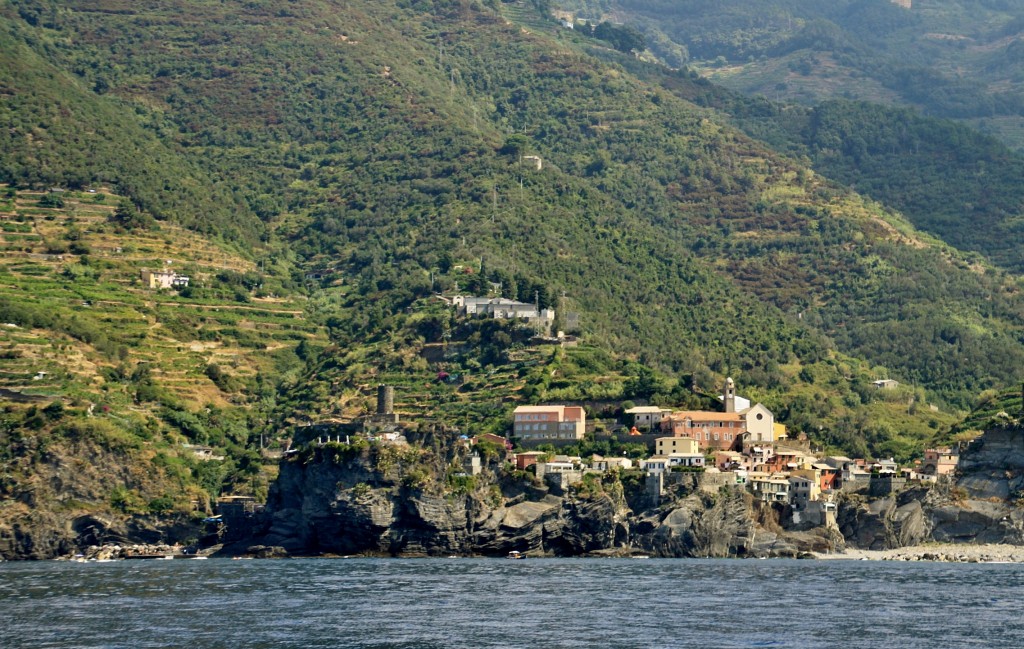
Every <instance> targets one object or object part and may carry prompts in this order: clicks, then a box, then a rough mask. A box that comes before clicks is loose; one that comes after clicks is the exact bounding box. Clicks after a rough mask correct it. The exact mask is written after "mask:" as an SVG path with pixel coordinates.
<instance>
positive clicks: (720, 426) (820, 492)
mask: <svg viewBox="0 0 1024 649" xmlns="http://www.w3.org/2000/svg"><path fill="white" fill-rule="evenodd" d="M719 400H720V401H721V402H722V409H721V410H720V411H693V410H685V411H673V410H672V409H668V408H659V407H657V406H639V407H634V408H630V409H628V410H626V411H625V414H626V415H627V416H628V417H629V418H630V419H629V421H628V422H627V423H628V424H631V427H630V428H629V432H620V433H618V439H619V441H627V442H634V443H643V444H646V445H647V446H648V448H649V450H650V453H651V454H650V455H649V456H648V457H646V458H642V459H632V458H629V457H625V456H623V457H603V456H600V455H593V456H591V457H589V458H583V457H579V456H572V455H568V454H558V453H557V451H555V452H552V451H551V448H548V449H547V450H540V449H538V448H537V447H538V446H541V445H546V446H549V447H553V448H555V449H558V448H560V447H570V446H574V445H576V444H577V443H578V442H580V441H581V440H583V439H584V436H585V434H586V432H587V415H586V410H585V409H584V408H583V407H582V406H578V405H533V406H519V407H517V408H516V409H515V411H514V413H513V422H512V435H511V438H508V437H503V436H500V435H494V434H489V433H488V434H482V435H478V436H476V437H473V438H472V439H470V438H469V437H467V436H463V438H462V439H463V442H464V443H465V444H466V445H467V446H469V447H470V448H472V447H473V446H474V445H476V444H478V443H479V442H481V441H487V442H490V443H491V444H493V445H495V446H497V447H498V448H500V449H503V451H504V454H505V458H506V459H507V460H509V461H511V462H512V463H514V465H515V468H516V469H518V470H530V471H532V472H535V473H536V475H537V477H538V478H540V479H542V480H545V481H546V482H547V483H548V484H549V485H551V486H552V487H555V488H559V489H563V490H564V489H568V488H569V487H571V486H572V485H573V484H576V483H578V482H580V481H582V480H583V478H584V477H585V476H586V475H587V474H589V473H598V474H600V473H604V472H607V471H635V472H637V473H639V474H642V475H643V476H644V478H645V480H646V484H647V489H648V493H649V494H650V495H651V496H652V497H653V498H655V499H658V498H660V497H661V496H662V495H664V494H665V492H666V490H667V489H669V488H670V487H671V486H672V485H673V484H679V483H681V482H683V481H684V480H686V479H687V476H690V477H691V478H692V476H694V475H696V481H697V484H698V486H700V487H701V488H706V489H711V490H717V489H718V488H720V487H723V486H735V485H741V486H744V487H745V488H746V489H747V490H748V491H749V492H750V493H751V494H752V495H753V496H754V497H755V498H756V499H758V500H760V501H762V502H765V503H779V504H784V505H788V506H789V507H790V508H791V510H792V512H793V514H794V518H800V519H801V520H806V521H808V522H813V523H815V524H829V520H830V516H834V512H835V507H836V505H835V501H836V495H837V494H839V493H840V492H844V491H856V492H859V491H864V492H867V493H868V494H870V495H873V496H884V495H888V494H890V493H893V492H895V491H898V490H900V489H902V488H903V487H904V486H905V484H906V483H907V481H911V480H916V481H934V480H937V479H938V478H939V477H940V476H943V475H949V474H951V473H953V472H955V471H956V469H957V466H958V464H959V459H960V458H959V452H958V450H957V449H954V448H936V449H928V450H927V451H925V454H924V458H923V460H921V461H919V462H917V463H916V464H915V466H914V467H911V468H901V467H899V466H898V464H897V463H896V462H894V461H893V460H892V459H889V460H884V459H883V460H873V461H868V460H864V459H853V458H849V457H845V456H838V455H837V456H822V455H821V454H819V453H815V452H813V451H812V450H811V447H810V445H809V444H808V443H807V441H806V439H804V438H802V437H801V438H800V439H790V438H789V435H788V432H787V429H786V426H784V425H782V424H780V423H778V422H776V421H775V416H774V414H773V413H772V411H771V410H769V409H768V408H767V407H766V406H765V405H764V404H761V403H754V404H752V403H751V402H750V400H748V399H745V398H743V397H741V396H739V395H737V394H736V385H735V383H734V382H733V380H732V379H731V378H730V379H726V381H725V384H724V385H723V388H722V394H721V396H720V397H719ZM307 428H308V429H309V430H308V431H306V432H305V434H304V435H303V436H304V437H305V438H306V440H307V441H308V442H310V443H315V444H318V445H322V444H325V443H327V442H329V441H339V442H340V441H342V435H341V434H340V433H341V430H340V429H339V428H338V426H337V425H335V426H333V428H332V427H330V426H328V427H326V428H324V427H323V426H321V425H311V426H308V427H307ZM402 428H403V426H402V424H401V423H400V421H399V417H398V414H397V413H396V412H395V411H394V389H393V388H392V387H390V386H386V385H381V386H378V390H377V409H376V412H375V413H373V414H371V415H369V416H368V417H366V418H365V420H364V421H362V422H359V423H358V424H354V425H353V427H352V429H351V430H348V429H346V431H345V432H346V433H349V432H351V433H354V434H357V435H360V436H363V437H365V438H367V439H369V440H371V441H375V442H379V443H405V442H406V440H405V437H404V435H403V434H402ZM325 433H326V436H325ZM332 435H333V436H332ZM344 440H345V441H348V435H347V434H345V435H344ZM513 440H514V441H515V443H516V445H517V446H518V447H519V448H520V449H522V450H521V451H519V452H514V450H513V449H514V446H513ZM294 452H297V451H296V450H294V449H290V450H288V451H286V452H285V455H288V454H289V453H294ZM464 470H465V472H466V474H468V475H476V474H478V473H479V472H480V471H482V470H483V466H482V461H481V458H480V456H479V454H477V453H474V452H471V453H469V455H468V457H467V458H466V459H465V463H464ZM833 520H834V519H833Z"/></svg>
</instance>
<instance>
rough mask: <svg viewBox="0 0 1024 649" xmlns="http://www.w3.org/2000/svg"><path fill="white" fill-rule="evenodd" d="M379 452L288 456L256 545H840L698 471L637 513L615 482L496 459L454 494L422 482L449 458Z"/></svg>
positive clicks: (629, 548) (698, 550) (414, 550)
mask: <svg viewBox="0 0 1024 649" xmlns="http://www.w3.org/2000/svg"><path fill="white" fill-rule="evenodd" d="M380 452H381V448H380V447H371V448H370V449H366V450H363V451H361V452H358V453H352V452H351V451H348V452H346V454H344V456H342V455H339V454H336V453H334V452H332V451H329V450H326V451H325V450H316V451H315V452H312V453H307V454H306V456H305V457H299V456H295V457H294V458H292V459H290V460H288V461H285V462H284V463H283V464H282V467H281V473H280V476H279V478H278V480H277V482H276V483H275V485H274V486H273V488H272V490H271V495H270V500H269V501H268V504H267V522H266V527H265V529H264V530H263V531H262V532H261V533H260V534H259V535H258V536H257V537H256V539H255V540H252V542H254V543H257V542H258V543H259V544H262V545H271V546H281V547H284V548H285V549H286V550H288V551H289V552H291V553H293V554H310V553H330V554H342V555H349V554H357V553H365V554H382V555H431V556H445V555H451V554H485V555H503V554H505V553H507V552H509V551H511V550H518V551H520V552H531V553H537V554H550V555H558V556H573V555H583V554H594V553H597V554H630V553H643V554H650V555H654V556H666V557H691V556H692V557H728V556H751V555H756V556H796V555H798V554H799V553H801V552H804V551H810V550H818V551H827V550H836V549H838V548H840V547H841V544H842V541H841V539H839V538H838V537H835V535H833V534H830V533H829V532H827V531H826V530H818V531H817V532H813V533H802V534H801V533H789V532H786V531H784V530H783V529H782V528H781V527H779V526H778V523H777V521H776V519H775V517H774V515H773V514H768V515H767V517H761V515H759V514H758V508H757V507H756V506H755V504H754V503H753V501H752V499H751V498H750V496H749V495H748V494H746V493H744V492H743V491H742V490H739V489H735V488H730V489H719V490H716V491H714V492H710V493H708V492H704V491H702V490H701V488H700V485H699V479H698V478H697V477H696V476H694V477H693V478H692V479H691V480H690V482H689V483H688V484H684V485H681V486H679V487H678V488H677V489H675V490H674V491H673V493H672V494H671V495H670V496H669V497H667V498H665V499H664V502H663V503H661V504H659V505H654V506H650V507H647V508H643V509H640V510H634V509H631V508H630V506H629V505H628V500H629V499H627V497H626V496H627V494H626V493H625V492H624V489H623V486H622V484H621V483H619V482H618V481H617V480H605V481H592V482H589V483H587V484H586V485H585V487H584V488H581V489H577V490H571V491H570V493H568V494H562V493H561V492H558V493H556V492H554V491H553V490H550V489H548V488H547V487H546V486H545V485H543V484H542V483H540V482H538V481H535V480H533V479H531V478H523V477H522V476H521V475H520V476H508V475H505V474H504V473H503V471H502V469H501V467H500V465H499V464H498V463H491V464H487V465H486V466H485V468H484V470H483V472H482V473H481V474H480V475H478V476H476V477H475V478H473V479H472V480H465V481H464V482H463V483H461V484H462V485H463V486H466V485H468V486H469V488H468V489H465V488H463V489H452V488H451V482H450V481H446V480H444V479H442V478H441V477H440V476H438V475H435V476H433V477H431V478H429V479H421V478H422V477H423V468H424V466H434V467H445V466H451V465H450V463H445V462H437V461H436V460H434V459H433V458H430V457H424V456H423V452H420V451H415V450H412V449H409V450H406V451H398V452H391V451H389V453H392V454H397V455H400V456H403V457H401V458H399V459H398V460H397V461H394V462H388V461H384V462H382V461H381V458H380V457H379V453H380ZM417 454H420V457H414V456H416V455H417ZM427 455H429V454H427ZM642 500H643V499H640V501H642Z"/></svg>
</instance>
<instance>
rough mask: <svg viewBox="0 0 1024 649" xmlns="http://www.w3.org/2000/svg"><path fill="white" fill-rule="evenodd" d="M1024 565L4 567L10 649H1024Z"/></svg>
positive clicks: (1, 602) (561, 562) (358, 562)
mask: <svg viewBox="0 0 1024 649" xmlns="http://www.w3.org/2000/svg"><path fill="white" fill-rule="evenodd" d="M1022 603H1024V565H1019V564H947V563H896V562H873V561H795V560H793V561H788V560H761V561H758V560H687V559H648V560H637V559H528V560H526V561H507V560H504V559H296V560H278V561H272V560H267V561H257V560H248V561H232V560H227V559H224V560H220V559H212V560H208V561H120V562H114V563H84V564H81V563H61V562H41V563H5V564H0V647H3V648H10V649H14V648H20V647H61V648H80V647H83V648H84V647H111V648H114V647H125V648H145V647H160V648H165V647H230V648H232V649H235V648H241V647H254V648H263V647H268V648H269V647H371V648H381V649H383V648H385V647H388V648H391V647H394V648H403V649H414V648H435V647H437V648H441V647H445V648H447V647H467V648H477V647H822V648H824V647H828V648H829V649H842V648H847V647H889V648H894V649H899V648H915V647H997V646H998V647H1024V611H1022Z"/></svg>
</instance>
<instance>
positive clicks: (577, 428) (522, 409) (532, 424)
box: [512, 406, 587, 441]
mask: <svg viewBox="0 0 1024 649" xmlns="http://www.w3.org/2000/svg"><path fill="white" fill-rule="evenodd" d="M512 417H513V423H512V431H513V434H514V435H515V437H517V438H518V439H520V440H523V441H526V440H539V439H549V440H565V439H568V440H578V439H583V433H584V431H585V430H586V426H587V415H586V413H585V412H583V408H582V407H580V406H519V407H518V408H516V409H515V412H513V413H512Z"/></svg>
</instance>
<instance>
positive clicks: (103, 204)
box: [0, 187, 325, 556]
mask: <svg viewBox="0 0 1024 649" xmlns="http://www.w3.org/2000/svg"><path fill="white" fill-rule="evenodd" d="M0 196H3V198H2V199H0V230H2V234H0V250H2V253H0V404H3V407H4V414H3V415H2V417H0V418H2V426H3V437H4V441H5V443H4V451H3V452H2V453H0V472H2V480H0V490H2V491H3V493H5V494H6V498H4V499H3V504H2V505H0V544H2V543H3V542H8V541H9V542H10V543H14V544H15V545H18V544H20V546H19V547H20V548H21V549H20V550H19V551H18V552H19V553H27V554H29V555H31V554H32V551H30V550H29V549H26V548H27V547H28V546H25V544H26V543H27V544H29V545H30V546H32V544H42V545H40V546H39V548H40V549H39V552H40V553H41V554H42V555H43V556H45V555H47V554H48V553H51V552H53V551H54V549H53V548H52V547H49V546H47V543H58V542H60V543H63V542H65V541H67V538H70V537H67V534H70V532H67V533H65V532H62V531H61V530H63V529H64V528H63V527H61V526H66V525H67V524H69V521H71V520H78V519H80V518H82V517H91V516H96V515H100V516H103V515H107V516H114V517H115V519H116V518H117V517H119V516H124V515H135V516H138V515H143V514H146V515H158V516H161V517H164V519H166V517H167V516H172V517H173V516H179V517H184V519H183V520H187V519H188V517H189V516H199V517H201V516H202V515H203V512H206V511H209V510H210V502H211V499H212V498H214V497H216V496H218V495H220V494H221V493H222V492H223V491H241V492H249V493H253V492H254V493H257V494H259V493H262V492H263V490H265V489H266V485H267V484H268V482H269V481H270V480H271V479H273V476H274V475H275V474H276V465H275V463H274V461H273V460H272V459H271V458H265V457H262V456H261V455H260V448H261V445H266V446H273V445H275V444H277V443H279V441H280V437H281V436H280V435H276V434H275V433H276V431H277V430H278V429H277V428H276V427H275V426H274V425H273V424H272V421H271V416H272V412H273V408H274V404H275V401H274V395H275V386H276V385H277V383H278V382H279V381H280V380H283V379H286V378H287V377H288V375H289V374H288V373H289V372H296V371H298V369H299V368H300V367H301V366H302V360H301V359H300V358H298V357H297V356H296V354H295V350H296V348H297V347H298V346H300V345H301V344H302V343H304V342H305V343H309V344H317V343H320V342H322V341H323V340H324V339H325V336H324V333H323V330H322V329H321V328H320V327H318V326H317V325H315V324H313V323H311V322H309V320H307V318H306V316H305V306H306V303H305V300H304V299H303V298H301V297H298V296H297V295H294V294H293V295H289V296H282V295H281V293H283V292H287V288H286V285H289V284H290V283H291V281H292V280H291V279H290V278H289V277H287V276H285V277H283V283H282V278H281V277H276V278H275V277H272V276H271V275H270V274H269V273H261V272H260V263H259V262H257V261H255V260H253V259H251V258H246V257H243V256H240V255H239V254H237V253H235V252H232V251H230V250H228V249H225V248H223V247H219V246H217V245H214V244H212V243H211V242H210V241H209V240H207V239H205V238H203V237H201V236H198V235H196V234H195V233H194V232H191V231H187V230H183V229H181V228H179V227H177V226H174V225H171V224H167V223H162V224H156V223H155V222H153V223H151V224H150V225H149V227H147V228H146V229H133V228H131V227H126V224H125V219H124V217H125V213H126V212H128V213H130V212H131V211H132V209H133V208H132V207H131V206H130V205H129V204H127V203H126V202H125V201H123V200H122V198H121V197H119V196H116V195H114V194H111V193H110V192H109V191H108V189H107V188H104V187H100V188H97V189H95V190H90V191H84V190H83V191H78V192H76V191H62V190H55V191H44V192H36V191H15V190H13V189H11V188H9V187H0ZM262 261H263V266H264V267H266V266H270V265H271V262H269V261H268V260H262ZM146 269H151V270H161V269H173V270H174V271H175V272H177V273H180V274H183V275H187V276H188V277H189V286H188V287H187V288H181V289H153V288H150V287H149V286H148V285H147V284H146V283H145V282H144V281H143V279H142V271H143V270H146ZM89 457H92V458H94V460H95V461H94V462H88V461H87V458H89ZM83 461H84V462H85V463H84V464H83ZM112 466H117V467H120V468H119V469H118V470H111V467H112ZM73 467H77V468H73ZM69 471H70V472H73V475H72V473H69ZM69 490H70V491H69ZM69 494H74V495H73V496H72V497H71V500H68V498H69ZM29 503H31V505H32V506H31V507H27V505H28V504H29ZM58 503H61V504H58ZM55 508H56V509H60V510H62V511H64V512H65V513H64V515H63V516H62V517H60V518H58V519H54V520H51V521H50V522H47V521H48V520H49V519H48V518H47V517H50V516H52V515H53V512H54V510H55ZM174 512H176V513H174ZM40 517H42V518H40ZM83 520H84V519H83ZM90 520H91V519H90ZM60 521H63V522H60ZM90 524H91V523H90ZM54 525H56V526H57V527H60V529H58V530H53V529H50V527H52V526H54ZM48 526H50V527H48ZM22 528H25V529H34V530H36V534H35V535H34V536H33V534H30V533H28V532H25V533H22V534H20V535H19V533H18V532H17V530H18V529H22ZM39 529H50V531H49V532H45V533H43V535H42V537H40V536H39ZM192 533H194V532H192ZM72 536H73V534H72ZM47 539H49V540H47ZM54 539H57V540H54ZM60 539H64V541H60ZM33 547H35V546H33Z"/></svg>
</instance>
